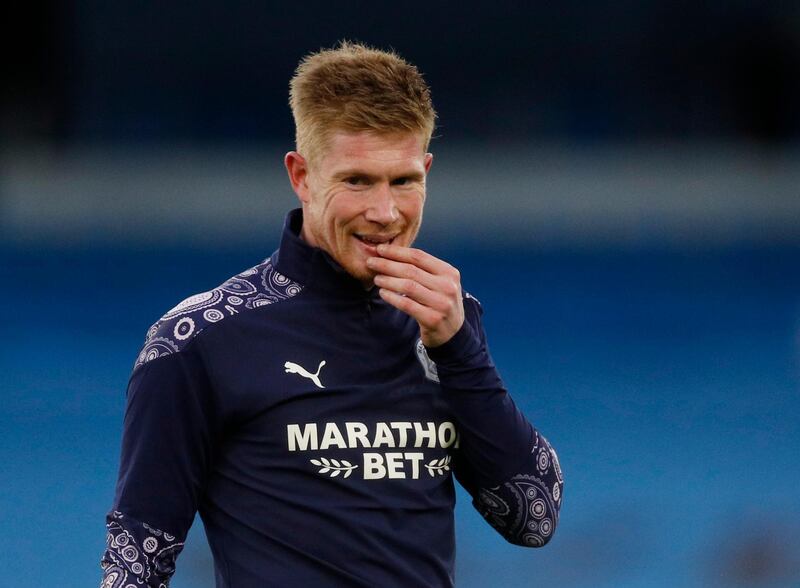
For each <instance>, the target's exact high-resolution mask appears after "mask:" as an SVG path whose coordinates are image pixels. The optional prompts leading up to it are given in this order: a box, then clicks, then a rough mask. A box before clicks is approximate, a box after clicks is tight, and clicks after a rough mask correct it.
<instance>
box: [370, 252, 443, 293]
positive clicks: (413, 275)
mask: <svg viewBox="0 0 800 588" xmlns="http://www.w3.org/2000/svg"><path fill="white" fill-rule="evenodd" d="M367 266H368V267H369V268H370V269H371V270H373V271H374V272H375V273H376V274H378V275H384V276H391V277H395V278H403V279H406V280H411V281H414V282H417V283H419V284H422V285H423V286H425V287H426V288H428V289H429V290H434V291H438V290H439V288H440V287H441V286H442V284H443V282H444V281H445V280H444V279H443V278H442V277H441V276H437V275H435V274H432V273H430V272H427V271H425V270H424V269H422V268H419V267H417V266H415V265H412V264H410V263H403V262H400V261H392V260H391V259H384V258H382V257H370V258H369V259H367Z"/></svg>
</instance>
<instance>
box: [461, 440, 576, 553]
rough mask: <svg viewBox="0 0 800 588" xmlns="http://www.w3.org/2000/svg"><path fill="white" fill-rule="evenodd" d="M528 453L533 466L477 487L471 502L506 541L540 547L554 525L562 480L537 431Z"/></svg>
mask: <svg viewBox="0 0 800 588" xmlns="http://www.w3.org/2000/svg"><path fill="white" fill-rule="evenodd" d="M531 456H532V458H533V462H534V463H535V466H534V467H533V468H530V466H529V470H528V472H527V473H520V474H517V475H515V476H513V477H511V478H510V479H509V480H507V481H506V482H504V483H502V484H499V485H497V486H494V487H492V488H480V489H479V490H478V491H477V492H476V494H475V497H474V499H473V502H472V504H473V505H474V506H475V508H476V509H477V510H478V512H480V513H481V515H482V516H483V518H485V519H486V521H487V522H488V523H489V524H490V525H491V526H492V527H494V528H495V529H496V530H497V531H498V532H499V533H500V534H501V535H503V537H505V538H506V540H507V541H509V542H510V543H513V544H515V545H524V546H526V547H541V546H543V545H544V544H545V543H547V542H548V541H549V540H550V537H552V536H553V531H554V530H555V528H556V525H557V524H558V514H559V511H560V509H561V492H562V489H563V487H564V479H563V477H562V476H561V467H560V466H559V463H558V456H557V455H556V452H555V450H554V449H553V448H552V447H551V446H550V444H549V443H548V442H547V439H545V438H544V437H543V436H542V435H540V434H539V433H538V432H537V433H536V441H535V442H534V446H533V450H532V451H531Z"/></svg>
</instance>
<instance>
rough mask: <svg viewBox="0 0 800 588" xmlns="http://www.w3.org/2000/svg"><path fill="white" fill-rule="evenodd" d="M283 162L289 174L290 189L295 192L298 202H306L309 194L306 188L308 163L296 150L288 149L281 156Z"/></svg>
mask: <svg viewBox="0 0 800 588" xmlns="http://www.w3.org/2000/svg"><path fill="white" fill-rule="evenodd" d="M283 164H284V165H285V166H286V172H287V173H288V174H289V183H291V184H292V190H294V193H295V194H297V197H298V198H299V199H300V202H302V203H303V204H306V203H307V202H308V200H309V198H310V194H309V190H308V163H307V162H306V159H305V157H303V156H302V155H300V154H299V153H298V152H297V151H289V153H287V154H286V156H285V157H284V158H283Z"/></svg>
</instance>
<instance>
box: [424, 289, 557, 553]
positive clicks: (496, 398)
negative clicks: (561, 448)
mask: <svg viewBox="0 0 800 588" xmlns="http://www.w3.org/2000/svg"><path fill="white" fill-rule="evenodd" d="M464 310H465V320H464V324H463V325H462V327H461V329H460V330H459V331H458V332H457V333H456V334H455V335H454V336H453V338H452V339H450V341H448V342H447V343H445V344H444V345H441V346H439V347H433V348H428V349H427V352H428V356H429V357H430V359H431V360H432V361H434V362H435V363H436V366H437V372H438V377H439V382H440V385H441V387H442V393H443V395H444V397H445V399H446V400H447V403H448V405H449V406H450V409H451V410H452V412H453V415H454V417H455V418H456V420H457V421H458V423H459V434H460V450H459V453H458V455H457V456H456V458H455V463H454V468H453V470H454V473H455V475H456V478H457V479H458V481H459V482H460V483H461V485H462V486H464V488H465V489H466V490H467V491H468V492H469V493H470V495H471V496H472V499H473V501H472V504H473V506H474V507H475V508H476V509H477V510H478V512H480V513H481V515H482V516H483V517H484V518H485V519H486V520H487V522H488V523H489V524H490V525H491V526H492V527H494V528H495V529H496V530H497V531H498V532H499V533H500V534H501V535H503V537H505V539H506V540H507V541H509V542H510V543H513V544H515V545H522V546H526V547H541V546H542V545H544V544H545V543H547V542H548V541H549V540H550V538H551V537H552V536H553V533H554V531H555V527H556V524H557V523H558V515H559V510H560V508H561V499H562V493H563V487H564V480H563V477H562V474H561V467H560V465H559V463H558V457H557V456H556V453H555V450H554V449H553V448H552V446H551V445H550V444H549V443H548V442H547V440H546V439H545V438H544V436H542V435H541V434H540V433H539V432H538V431H537V430H536V429H535V428H534V427H533V425H531V424H530V422H528V420H527V419H526V418H525V416H524V415H523V414H522V412H521V411H520V410H519V409H518V408H517V406H516V405H515V404H514V401H513V400H512V398H511V396H510V395H509V393H508V391H507V390H506V389H505V386H504V385H503V382H502V380H501V379H500V375H499V374H498V372H497V369H496V368H495V365H494V362H493V361H492V358H491V356H490V355H489V352H488V349H487V345H486V335H485V333H484V331H483V327H482V326H481V320H480V316H481V312H482V310H481V307H480V304H479V303H478V301H477V300H476V299H475V298H473V297H471V296H469V295H466V297H465V299H464Z"/></svg>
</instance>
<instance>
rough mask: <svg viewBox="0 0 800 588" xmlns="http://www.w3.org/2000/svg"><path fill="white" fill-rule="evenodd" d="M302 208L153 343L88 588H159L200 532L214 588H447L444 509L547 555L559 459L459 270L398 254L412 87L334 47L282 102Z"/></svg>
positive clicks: (408, 232)
mask: <svg viewBox="0 0 800 588" xmlns="http://www.w3.org/2000/svg"><path fill="white" fill-rule="evenodd" d="M291 106H292V112H293V115H294V119H295V124H296V130H297V135H296V144H297V145H296V146H297V151H292V152H290V153H288V154H287V155H286V158H285V165H286V169H287V171H288V175H289V180H290V182H291V185H292V188H293V189H294V191H295V192H296V194H297V196H298V198H299V199H300V203H301V208H300V209H299V210H295V211H293V212H291V213H290V214H289V215H288V217H287V220H286V224H285V227H284V231H283V236H282V239H281V243H280V248H279V249H278V250H277V251H276V252H275V253H273V254H272V255H271V256H270V257H269V258H267V259H266V260H264V262H262V263H261V264H259V265H257V266H256V267H254V268H251V269H249V270H247V271H245V272H242V273H240V274H238V275H237V276H235V277H233V278H231V279H229V280H228V281H226V282H224V283H223V284H222V285H220V286H219V287H217V288H215V289H213V290H211V291H209V292H205V293H202V294H197V295H194V296H191V297H190V298H187V299H186V300H184V301H183V302H181V303H180V304H178V305H177V306H176V307H174V308H173V309H172V310H170V311H169V312H167V313H166V314H165V315H164V316H163V317H162V318H161V319H160V320H159V321H158V322H156V324H155V325H153V327H151V329H150V331H149V332H148V335H147V339H146V341H145V345H144V348H143V349H142V352H141V354H140V355H139V357H138V360H137V362H136V365H135V367H134V370H133V373H132V376H131V380H130V384H129V388H128V404H127V409H126V413H125V424H124V435H123V446H122V458H121V465H120V474H119V480H118V483H117V490H116V497H115V501H114V506H113V509H112V511H111V512H110V513H109V515H108V518H107V522H108V548H107V550H106V551H105V554H104V556H103V561H102V566H103V569H104V584H103V585H104V586H114V587H116V586H128V585H133V586H141V585H145V586H166V585H167V583H168V582H169V578H170V577H171V575H172V573H173V572H174V570H175V559H176V557H177V555H178V553H179V552H180V550H181V548H182V546H183V541H184V538H185V536H186V533H187V531H188V529H189V527H190V525H191V523H192V520H193V518H194V515H195V512H196V511H199V513H200V516H201V517H202V519H203V523H204V525H205V529H206V534H207V536H208V541H209V544H210V547H211V550H212V553H213V555H214V563H215V572H216V581H217V586H219V587H235V588H256V587H258V588H263V587H265V586H404V587H406V586H452V585H453V584H454V576H453V568H454V543H455V542H454V532H453V505H454V488H453V481H452V476H451V474H455V476H456V478H457V479H458V480H459V482H460V483H461V484H462V485H463V486H464V487H465V488H466V489H467V490H468V491H469V492H470V494H471V495H472V496H473V498H474V505H475V507H476V508H477V509H478V511H479V512H480V513H481V514H482V515H483V516H484V517H485V518H486V519H487V521H488V522H489V523H490V524H491V525H492V526H494V527H495V528H496V529H497V530H498V531H499V532H500V533H501V534H502V535H503V536H504V537H505V538H506V539H507V540H508V541H510V542H512V543H515V544H518V545H526V546H531V547H537V546H540V545H543V544H544V543H546V542H547V541H548V540H549V538H550V537H551V536H552V534H553V531H554V528H555V525H556V522H557V519H558V511H559V507H560V504H561V492H562V488H563V481H562V478H561V472H560V469H559V466H558V461H557V458H556V454H555V452H554V451H553V450H552V448H551V447H550V445H549V444H548V443H547V441H546V440H545V438H544V437H542V436H541V435H540V434H539V433H538V432H537V431H536V430H535V429H534V428H533V427H532V426H531V425H530V424H529V423H528V421H527V420H526V419H525V417H524V416H523V415H522V413H521V412H520V411H519V410H518V409H517V408H516V406H515V405H514V403H513V401H512V400H511V398H510V397H509V395H508V393H507V392H506V390H505V389H504V388H503V384H502V382H501V380H500V377H499V375H498V374H497V371H496V370H495V367H494V365H493V363H492V360H491V358H490V356H489V353H488V351H487V347H486V338H485V334H484V331H483V329H482V327H481V319H480V314H481V307H480V304H479V303H478V301H477V300H476V299H475V298H473V297H471V296H470V295H468V294H463V295H462V291H461V285H460V279H459V273H458V271H457V270H456V269H455V268H453V267H452V266H450V265H449V264H447V263H445V262H444V261H442V260H440V259H437V258H436V257H434V256H432V255H430V254H428V253H426V252H423V251H420V250H417V249H412V248H411V247H410V246H411V244H412V242H413V241H414V238H415V237H416V235H417V232H418V231H419V228H420V222H421V219H422V210H423V205H424V202H425V181H426V176H427V174H428V171H429V170H430V167H431V162H432V156H431V154H430V153H428V152H427V148H428V143H429V141H430V138H431V134H432V132H433V126H434V117H435V115H434V110H433V107H432V104H431V100H430V93H429V90H428V87H427V85H426V84H425V82H424V81H423V79H422V77H421V76H420V74H419V73H418V72H417V70H416V68H415V67H413V66H411V65H409V64H408V63H406V62H405V61H403V60H402V59H401V58H399V57H398V56H396V55H394V54H392V53H386V52H382V51H377V50H374V49H370V48H366V47H364V46H361V45H356V44H350V43H342V44H341V45H340V46H339V47H338V48H336V49H333V50H325V51H321V52H319V53H316V54H313V55H310V56H308V57H307V58H306V59H304V60H303V61H302V62H301V64H300V66H299V67H298V69H297V72H296V74H295V76H294V78H293V79H292V82H291Z"/></svg>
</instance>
